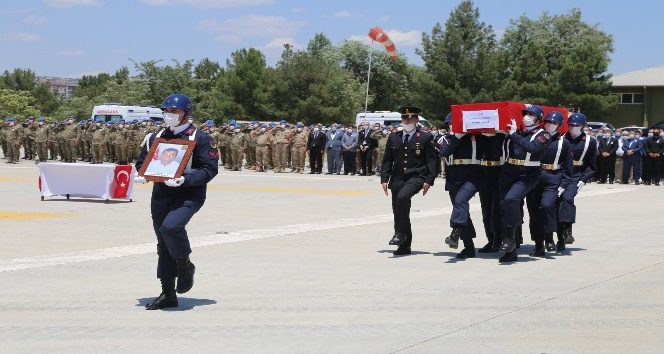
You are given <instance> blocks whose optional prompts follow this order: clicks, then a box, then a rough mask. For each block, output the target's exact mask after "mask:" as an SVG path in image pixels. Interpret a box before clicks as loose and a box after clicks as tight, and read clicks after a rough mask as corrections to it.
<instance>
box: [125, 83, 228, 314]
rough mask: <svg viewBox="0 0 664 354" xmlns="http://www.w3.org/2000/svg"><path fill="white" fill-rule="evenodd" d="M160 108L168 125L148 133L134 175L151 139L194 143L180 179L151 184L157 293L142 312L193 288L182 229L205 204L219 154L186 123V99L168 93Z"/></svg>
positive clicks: (161, 306) (175, 303)
mask: <svg viewBox="0 0 664 354" xmlns="http://www.w3.org/2000/svg"><path fill="white" fill-rule="evenodd" d="M161 109H162V110H163V111H164V122H165V123H166V125H167V126H168V127H167V128H164V129H162V130H160V131H159V132H157V133H152V134H151V135H150V138H149V139H148V142H147V144H145V146H144V147H143V149H142V150H141V155H140V156H139V158H138V159H137V161H136V169H137V170H139V171H140V169H141V166H142V165H143V164H144V163H146V164H147V163H150V160H151V159H152V156H149V157H148V156H147V155H148V152H149V151H150V146H152V145H153V144H154V141H155V139H156V138H163V139H166V141H169V140H173V139H182V140H189V141H193V142H195V145H194V148H193V151H192V154H191V157H190V158H189V161H187V162H186V166H187V167H186V168H185V171H184V174H183V175H182V176H181V177H178V178H172V179H168V180H166V181H164V182H154V183H153V187H152V199H151V202H150V211H151V214H152V224H153V226H154V231H155V234H156V236H157V256H158V260H157V278H159V279H160V281H161V294H160V295H159V296H158V297H157V298H156V299H154V300H153V301H151V302H150V303H148V304H147V305H146V306H145V309H146V310H159V309H164V308H168V307H177V306H178V299H177V295H176V292H177V293H180V294H182V293H186V292H187V291H189V290H190V289H191V288H192V287H193V285H194V273H195V270H196V267H195V266H194V264H193V263H191V261H190V259H189V255H190V253H191V246H190V243H189V237H188V235H187V230H186V226H187V224H188V223H189V220H191V218H192V217H193V216H194V214H195V213H196V212H197V211H198V210H200V208H201V207H202V206H203V204H204V203H205V198H206V191H207V184H208V182H210V181H211V180H212V179H213V178H214V177H215V176H216V175H217V173H218V166H217V165H218V159H219V152H218V151H217V148H216V145H215V142H214V140H213V139H212V137H210V136H209V135H207V134H205V133H203V132H201V131H200V130H198V129H197V128H196V127H195V126H194V125H192V124H190V123H188V118H189V117H190V116H191V113H192V111H193V105H192V103H191V101H190V100H189V98H188V97H187V96H185V95H183V94H179V93H176V94H172V95H170V96H168V97H166V99H165V100H164V102H163V103H162V105H161ZM182 163H185V162H184V161H182ZM134 182H135V183H146V180H145V178H144V177H142V176H138V175H136V176H135V177H134ZM176 279H177V283H176Z"/></svg>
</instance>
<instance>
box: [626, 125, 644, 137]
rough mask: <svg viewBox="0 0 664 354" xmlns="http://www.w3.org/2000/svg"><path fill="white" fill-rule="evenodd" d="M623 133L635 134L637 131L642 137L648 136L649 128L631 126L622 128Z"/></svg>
mask: <svg viewBox="0 0 664 354" xmlns="http://www.w3.org/2000/svg"><path fill="white" fill-rule="evenodd" d="M620 130H621V131H628V132H633V131H636V130H640V131H641V136H648V127H637V126H636V125H630V126H628V127H622V128H620Z"/></svg>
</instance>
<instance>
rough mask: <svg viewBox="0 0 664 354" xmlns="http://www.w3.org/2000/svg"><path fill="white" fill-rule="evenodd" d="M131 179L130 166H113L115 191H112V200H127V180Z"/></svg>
mask: <svg viewBox="0 0 664 354" xmlns="http://www.w3.org/2000/svg"><path fill="white" fill-rule="evenodd" d="M130 178H131V165H117V166H115V178H114V181H113V183H115V190H113V198H127V192H128V191H129V179H130Z"/></svg>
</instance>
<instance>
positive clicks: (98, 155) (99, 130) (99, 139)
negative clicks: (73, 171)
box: [90, 120, 108, 164]
mask: <svg viewBox="0 0 664 354" xmlns="http://www.w3.org/2000/svg"><path fill="white" fill-rule="evenodd" d="M107 142H108V129H107V128H106V124H104V123H103V120H99V121H97V122H95V127H94V130H93V131H92V162H90V163H93V164H100V163H103V162H104V159H105V158H106V143H107Z"/></svg>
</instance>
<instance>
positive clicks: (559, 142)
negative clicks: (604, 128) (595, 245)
mask: <svg viewBox="0 0 664 354" xmlns="http://www.w3.org/2000/svg"><path fill="white" fill-rule="evenodd" d="M563 120H564V118H563V114H562V113H560V112H557V111H553V112H550V113H549V114H547V115H546V117H544V130H546V131H547V132H548V133H549V134H551V143H550V144H549V145H548V146H547V148H546V149H545V150H544V153H543V154H542V157H541V159H540V167H541V171H540V174H541V176H540V178H539V180H538V181H537V185H535V188H533V189H532V190H531V191H530V192H528V194H527V195H526V205H527V208H528V214H529V216H530V222H529V225H528V226H529V229H530V237H531V239H532V240H533V241H534V242H535V248H534V249H533V251H532V252H530V254H529V255H530V256H531V257H544V256H545V255H546V251H554V250H557V251H559V252H560V251H563V250H564V249H565V242H564V240H563V239H562V236H561V235H558V243H557V244H556V243H554V240H553V233H554V232H556V231H557V230H558V194H559V193H560V190H561V186H563V185H568V184H569V183H570V181H571V179H572V176H573V174H574V162H573V159H572V155H571V151H570V149H571V144H570V142H569V140H567V139H565V136H564V135H563V134H559V133H558V130H559V129H560V126H561V125H562V124H563ZM545 242H546V248H545V245H544V243H545Z"/></svg>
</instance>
